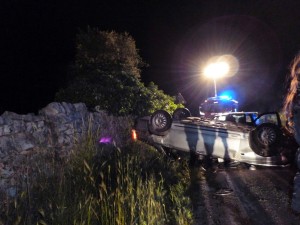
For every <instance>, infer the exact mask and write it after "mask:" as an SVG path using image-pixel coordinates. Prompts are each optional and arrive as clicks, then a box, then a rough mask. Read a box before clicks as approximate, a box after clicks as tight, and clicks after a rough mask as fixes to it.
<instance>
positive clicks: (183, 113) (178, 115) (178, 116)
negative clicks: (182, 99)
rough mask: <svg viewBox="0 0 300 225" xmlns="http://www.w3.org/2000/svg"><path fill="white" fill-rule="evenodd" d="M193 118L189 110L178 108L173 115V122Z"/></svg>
mask: <svg viewBox="0 0 300 225" xmlns="http://www.w3.org/2000/svg"><path fill="white" fill-rule="evenodd" d="M189 116H191V112H190V111H189V110H188V109H187V108H178V109H176V110H175V111H174V113H173V117H172V118H173V120H176V121H178V120H182V119H185V118H187V117H189Z"/></svg>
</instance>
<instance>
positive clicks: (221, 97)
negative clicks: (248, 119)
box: [219, 95, 231, 100]
mask: <svg viewBox="0 0 300 225" xmlns="http://www.w3.org/2000/svg"><path fill="white" fill-rule="evenodd" d="M219 97H220V99H222V100H230V99H231V97H230V96H227V95H221V96H219Z"/></svg>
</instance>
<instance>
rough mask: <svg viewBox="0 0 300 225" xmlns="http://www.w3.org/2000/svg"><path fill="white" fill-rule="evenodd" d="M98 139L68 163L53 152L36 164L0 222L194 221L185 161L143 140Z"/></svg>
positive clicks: (107, 222)
mask: <svg viewBox="0 0 300 225" xmlns="http://www.w3.org/2000/svg"><path fill="white" fill-rule="evenodd" d="M93 140H94V139H93ZM93 140H88V141H87V142H86V143H85V144H84V145H82V146H80V148H79V149H77V150H76V151H74V152H73V153H72V154H71V156H70V158H69V160H67V161H57V160H55V159H54V157H51V156H50V155H49V154H48V155H43V156H41V158H40V159H39V160H38V161H37V162H36V164H33V162H31V163H30V172H28V173H27V174H26V176H27V178H26V185H25V187H26V188H24V190H22V191H20V193H19V194H18V195H17V196H16V197H15V198H14V199H10V200H9V199H7V201H6V204H5V207H3V208H2V209H1V217H0V218H1V220H0V224H15V225H17V224H24V225H25V224H26V225H32V224H41V225H42V224H43V225H44V224H56V225H60V224H61V225H63V224H66V225H70V224H74V225H75V224H76V225H77V224H78V225H79V224H80V225H83V224H91V225H92V224H97V225H98V224H105V225H110V224H116V225H119V224H120V225H121V224H122V225H123V224H155V225H156V224H163V225H166V224H172V225H173V224H178V225H181V224H191V223H192V211H191V210H192V208H191V207H192V206H191V201H190V198H189V195H188V193H187V191H188V188H189V185H190V175H189V169H188V166H187V163H186V162H185V161H184V160H183V161H180V162H179V161H173V160H170V159H169V158H167V157H164V156H163V155H162V154H160V153H158V152H157V151H156V150H155V149H154V148H152V147H150V146H148V145H146V144H144V143H141V142H132V143H130V144H128V145H127V146H125V147H123V148H117V147H115V146H113V145H111V144H96V143H95V142H94V141H93ZM28 166H29V165H28Z"/></svg>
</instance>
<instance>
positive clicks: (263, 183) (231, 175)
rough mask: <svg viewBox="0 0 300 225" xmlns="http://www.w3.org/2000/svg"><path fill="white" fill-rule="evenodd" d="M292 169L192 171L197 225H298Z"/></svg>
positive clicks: (298, 218)
mask: <svg viewBox="0 0 300 225" xmlns="http://www.w3.org/2000/svg"><path fill="white" fill-rule="evenodd" d="M295 173H296V170H295V169H294V168H293V167H284V168H278V167H276V168H270V167H257V166H256V167H249V166H246V165H238V166H234V167H231V168H224V167H222V166H220V165H218V167H215V168H214V169H209V170H203V169H202V168H201V167H200V168H199V167H193V168H192V169H191V177H192V185H191V197H192V201H193V211H194V215H195V220H196V221H195V225H198V224H199V225H206V224H209V225H215V224H222V225H227V224H228V225H234V224H241V225H252V224H254V225H256V224H259V225H260V224H261V225H276V224H278V225H285V224H288V225H294V224H295V225H296V224H297V225H299V224H300V216H299V215H297V214H295V213H294V212H293V211H292V210H291V207H290V205H291V198H292V191H293V179H294V175H295Z"/></svg>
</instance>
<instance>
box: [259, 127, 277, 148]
mask: <svg viewBox="0 0 300 225" xmlns="http://www.w3.org/2000/svg"><path fill="white" fill-rule="evenodd" d="M276 136H277V135H276V132H275V130H274V129H272V128H270V127H264V128H262V130H261V131H260V133H259V141H260V142H261V143H262V144H263V145H265V146H269V145H271V144H273V143H274V142H275V141H276Z"/></svg>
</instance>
